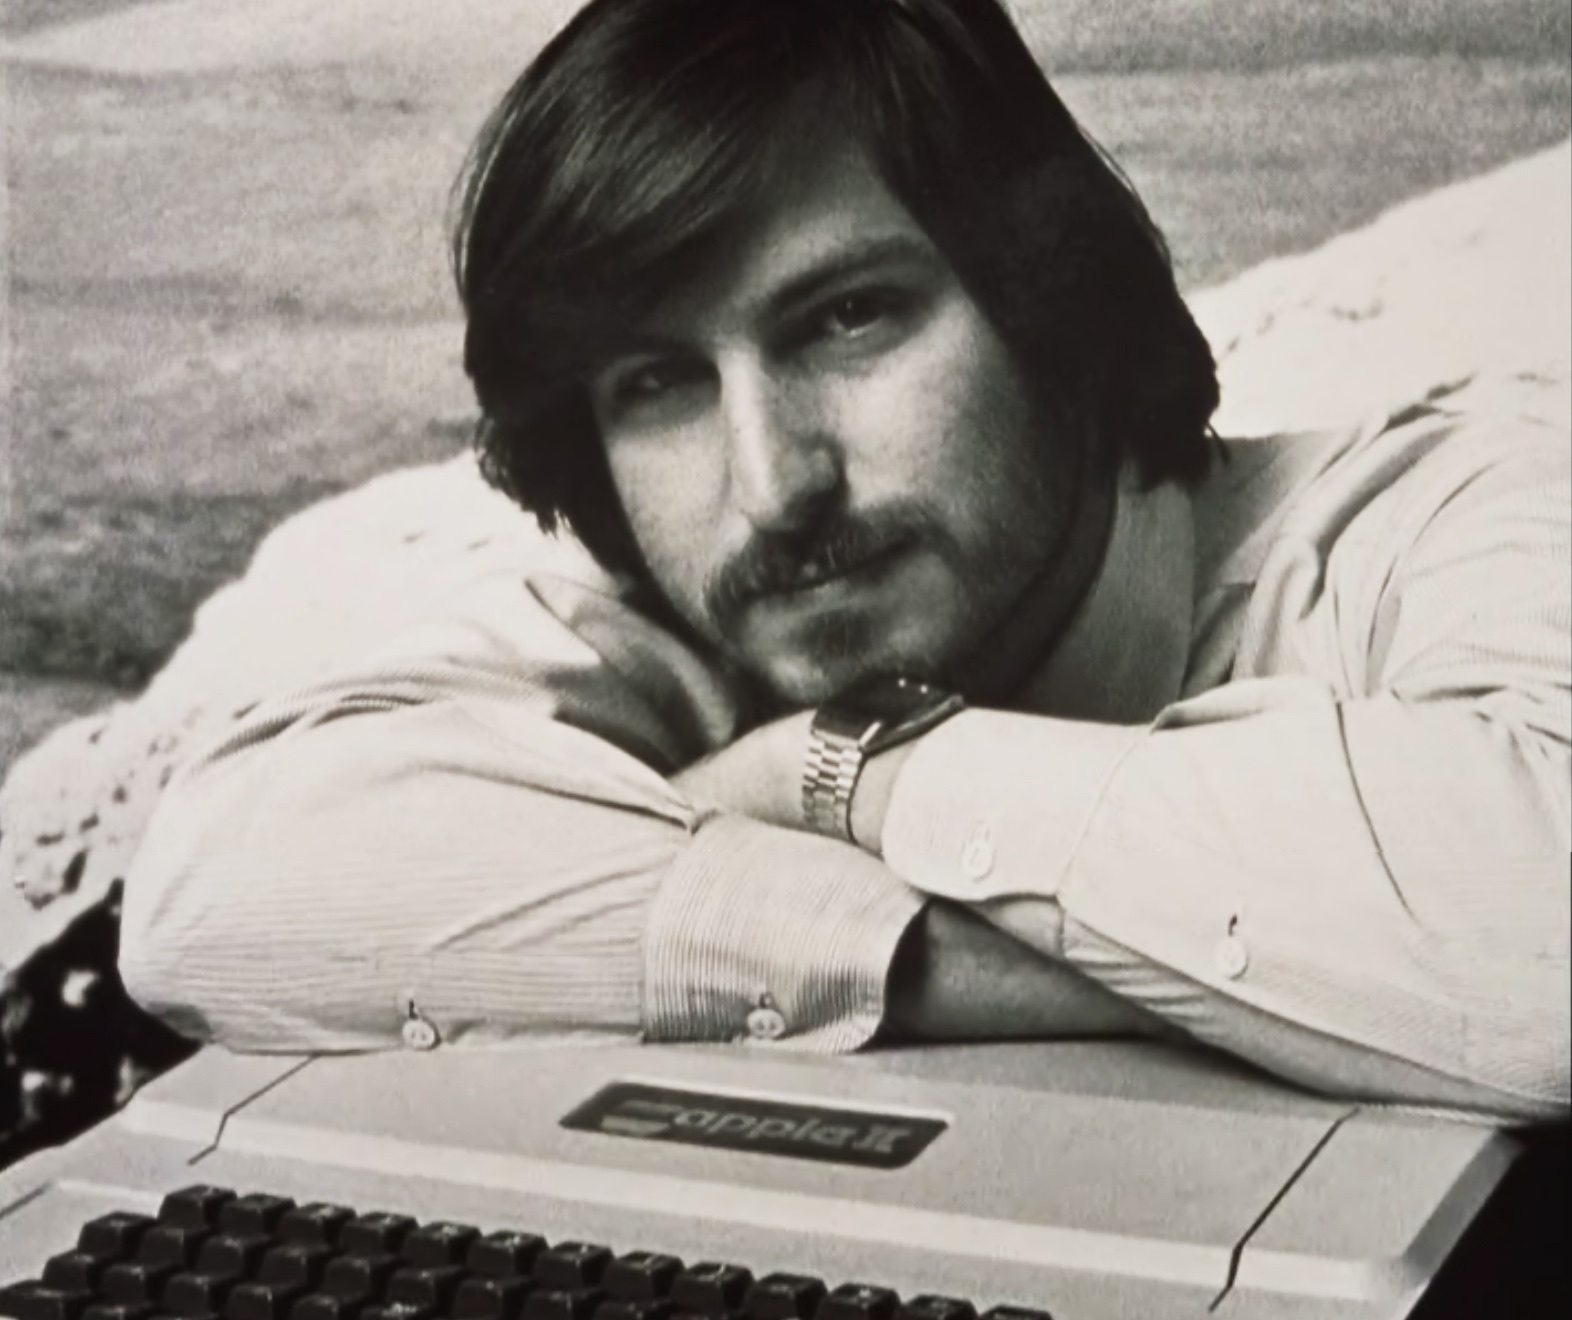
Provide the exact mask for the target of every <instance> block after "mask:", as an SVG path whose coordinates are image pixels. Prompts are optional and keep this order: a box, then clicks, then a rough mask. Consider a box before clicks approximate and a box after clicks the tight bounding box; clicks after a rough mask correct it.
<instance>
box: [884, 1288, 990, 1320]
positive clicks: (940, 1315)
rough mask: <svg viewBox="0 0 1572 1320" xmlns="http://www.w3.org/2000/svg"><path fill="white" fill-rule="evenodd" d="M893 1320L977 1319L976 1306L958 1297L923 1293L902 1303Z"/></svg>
mask: <svg viewBox="0 0 1572 1320" xmlns="http://www.w3.org/2000/svg"><path fill="white" fill-rule="evenodd" d="M895 1320H977V1308H976V1307H975V1306H973V1305H972V1304H971V1303H970V1302H967V1301H962V1300H961V1299H960V1298H958V1297H937V1296H934V1295H933V1294H932V1293H924V1294H923V1295H922V1296H921V1297H913V1298H912V1299H911V1300H910V1301H909V1302H905V1303H903V1304H902V1306H901V1309H900V1310H899V1311H897V1312H896V1313H895Z"/></svg>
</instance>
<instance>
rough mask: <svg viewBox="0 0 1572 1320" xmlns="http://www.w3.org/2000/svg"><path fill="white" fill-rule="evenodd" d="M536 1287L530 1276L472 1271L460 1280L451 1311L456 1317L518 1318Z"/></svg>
mask: <svg viewBox="0 0 1572 1320" xmlns="http://www.w3.org/2000/svg"><path fill="white" fill-rule="evenodd" d="M534 1290H535V1283H534V1281H533V1280H531V1279H520V1278H505V1277H503V1276H500V1275H480V1276H474V1275H472V1276H471V1277H469V1278H467V1279H465V1280H464V1281H463V1282H462V1283H460V1284H459V1286H458V1291H457V1292H455V1293H454V1294H453V1305H452V1307H451V1309H450V1310H449V1312H448V1314H449V1315H450V1316H452V1317H453V1320H518V1317H519V1315H520V1313H521V1312H522V1311H523V1310H524V1299H525V1298H527V1297H528V1296H529V1295H530V1293H532V1292H533V1291H534Z"/></svg>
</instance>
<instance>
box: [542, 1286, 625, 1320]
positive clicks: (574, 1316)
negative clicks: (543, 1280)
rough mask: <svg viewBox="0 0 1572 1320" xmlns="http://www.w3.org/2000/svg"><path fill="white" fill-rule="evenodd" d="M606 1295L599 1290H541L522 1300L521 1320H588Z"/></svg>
mask: <svg viewBox="0 0 1572 1320" xmlns="http://www.w3.org/2000/svg"><path fill="white" fill-rule="evenodd" d="M605 1298H606V1294H605V1293H603V1292H602V1291H601V1290H600V1289H599V1288H541V1289H537V1290H536V1291H535V1292H532V1293H531V1294H530V1295H529V1296H528V1297H527V1298H525V1300H524V1314H523V1317H522V1320H590V1318H591V1317H592V1316H593V1315H594V1314H595V1311H596V1308H597V1307H599V1306H600V1304H601V1303H602V1302H603V1301H604V1300H605Z"/></svg>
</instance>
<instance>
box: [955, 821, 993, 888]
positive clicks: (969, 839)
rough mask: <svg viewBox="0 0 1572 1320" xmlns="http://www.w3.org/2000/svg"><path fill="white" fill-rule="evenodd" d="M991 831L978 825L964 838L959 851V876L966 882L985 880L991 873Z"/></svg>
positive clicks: (982, 825)
mask: <svg viewBox="0 0 1572 1320" xmlns="http://www.w3.org/2000/svg"><path fill="white" fill-rule="evenodd" d="M993 859H994V848H993V831H992V830H990V829H989V828H988V827H987V826H986V825H984V824H981V823H978V824H976V825H973V826H972V831H971V833H970V834H968V835H967V836H966V846H965V847H963V848H962V849H961V874H963V875H964V876H965V877H966V878H967V879H968V880H986V879H987V878H988V876H989V874H990V873H991V872H992V871H993Z"/></svg>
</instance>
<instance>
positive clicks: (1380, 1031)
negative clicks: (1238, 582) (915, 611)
mask: <svg viewBox="0 0 1572 1320" xmlns="http://www.w3.org/2000/svg"><path fill="white" fill-rule="evenodd" d="M1567 467H1568V462H1567V453H1566V447H1565V443H1564V436H1562V437H1559V438H1557V437H1554V436H1546V437H1545V438H1544V439H1543V440H1541V439H1540V438H1536V437H1534V436H1529V437H1527V438H1525V437H1524V436H1522V435H1509V434H1502V433H1498V432H1492V431H1491V430H1490V428H1484V429H1483V431H1481V430H1479V429H1478V428H1476V429H1475V431H1474V432H1472V433H1469V434H1465V435H1459V436H1457V437H1456V438H1455V439H1454V440H1452V441H1449V442H1448V443H1447V444H1445V445H1440V446H1437V447H1434V448H1433V449H1431V450H1430V452H1429V453H1428V454H1427V455H1426V456H1425V457H1424V459H1423V461H1422V462H1417V463H1416V464H1415V465H1414V466H1413V468H1412V470H1411V472H1410V473H1409V474H1408V475H1407V476H1405V477H1403V478H1402V480H1401V481H1400V482H1398V483H1396V484H1394V485H1393V486H1392V487H1391V493H1390V496H1389V497H1388V498H1384V499H1383V500H1381V501H1380V502H1379V503H1376V504H1371V505H1369V506H1368V507H1367V509H1366V511H1365V513H1364V514H1363V515H1360V516H1357V517H1353V516H1350V517H1346V518H1341V519H1340V518H1338V517H1326V518H1322V519H1320V520H1319V521H1317V522H1315V523H1314V525H1313V526H1311V525H1307V524H1306V523H1305V522H1304V521H1303V520H1301V521H1300V523H1299V524H1298V525H1297V526H1291V527H1290V528H1289V529H1288V530H1287V531H1286V532H1285V534H1284V536H1283V537H1282V538H1281V539H1280V541H1279V543H1278V544H1277V545H1276V546H1275V547H1274V549H1273V552H1272V555H1273V559H1272V561H1271V563H1270V565H1269V568H1268V570H1266V571H1264V572H1263V574H1262V587H1261V588H1260V589H1258V591H1257V597H1258V600H1257V602H1256V603H1255V605H1253V606H1252V608H1253V609H1255V611H1256V614H1257V617H1256V618H1255V619H1254V620H1253V621H1252V622H1250V623H1248V624H1247V626H1246V630H1245V632H1246V636H1247V638H1248V637H1250V636H1252V635H1254V636H1256V637H1257V638H1258V640H1259V642H1260V644H1259V646H1258V647H1257V651H1258V653H1259V654H1258V656H1257V657H1256V658H1254V659H1252V658H1251V657H1249V656H1245V657H1242V660H1241V663H1242V665H1243V666H1244V668H1245V671H1246V673H1245V676H1243V677H1241V678H1239V680H1238V681H1235V682H1231V683H1229V684H1227V685H1226V686H1224V687H1222V688H1218V689H1216V690H1214V691H1212V692H1210V693H1207V694H1205V695H1202V696H1199V697H1196V698H1194V699H1191V700H1187V701H1181V702H1179V703H1177V704H1175V705H1173V706H1171V707H1169V708H1168V709H1167V710H1165V711H1164V712H1163V713H1162V714H1161V716H1160V717H1159V718H1158V719H1157V720H1156V721H1155V723H1154V724H1153V725H1152V726H1150V727H1145V728H1125V727H1109V726H1096V725H1086V724H1075V723H1069V722H1063V721H1057V720H1052V719H1046V718H1034V717H1030V716H1023V715H1011V714H1003V713H997V712H990V711H976V712H969V713H966V714H963V715H961V716H959V717H957V718H956V719H954V720H952V721H951V722H950V723H949V724H947V725H945V726H943V727H942V728H940V729H939V730H936V731H935V732H934V733H933V734H932V735H930V736H929V737H928V738H926V739H924V740H923V742H922V744H921V746H920V747H919V748H918V750H917V751H916V752H914V754H913V755H912V756H911V758H910V759H909V760H908V762H907V764H906V766H905V767H904V769H903V771H902V774H901V777H900V779H899V780H898V782H897V785H896V790H895V795H894V798H893V800H892V804H891V811H890V815H889V818H888V819H887V821H886V826H885V855H886V859H887V860H888V861H889V862H890V863H891V865H892V866H893V867H894V868H895V869H896V870H897V871H898V872H900V873H901V874H902V875H904V876H906V877H907V878H908V879H910V880H912V881H913V882H914V883H915V884H917V885H918V886H920V887H922V888H923V889H925V890H926V891H928V892H930V893H932V894H935V895H941V896H944V897H947V898H951V899H955V900H957V901H961V902H966V903H969V904H971V905H972V906H974V907H975V908H977V909H978V910H979V911H982V912H983V913H984V914H986V915H988V916H989V917H991V918H992V919H993V920H994V921H996V922H997V923H998V924H1000V925H1002V926H1004V927H1005V928H1007V929H1010V930H1011V931H1013V932H1014V933H1016V934H1018V935H1019V936H1020V937H1021V938H1023V939H1025V940H1027V941H1028V942H1031V943H1033V944H1034V945H1035V946H1036V947H1038V948H1040V949H1042V950H1043V951H1044V952H1047V953H1049V954H1051V955H1053V956H1057V957H1061V958H1064V959H1066V960H1068V961H1069V962H1070V963H1072V964H1074V965H1075V966H1076V967H1078V968H1080V969H1081V970H1082V971H1084V972H1086V973H1087V974H1089V975H1091V976H1093V977H1095V978H1096V979H1098V980H1100V981H1102V982H1103V983H1105V984H1106V985H1108V986H1110V987H1111V988H1112V989H1114V990H1116V991H1118V992H1119V993H1121V994H1123V995H1125V996H1127V997H1129V998H1131V999H1133V1000H1136V1001H1137V1002H1139V1003H1141V1004H1142V1005H1143V1006H1145V1007H1146V1008H1149V1009H1151V1010H1152V1011H1154V1012H1156V1013H1158V1014H1160V1015H1162V1016H1164V1017H1166V1018H1167V1019H1168V1020H1170V1021H1172V1022H1174V1023H1176V1024H1177V1025H1179V1026H1181V1027H1183V1028H1184V1029H1186V1030H1188V1031H1189V1032H1191V1033H1192V1034H1194V1035H1195V1036H1197V1037H1199V1038H1201V1039H1203V1040H1205V1041H1208V1042H1210V1043H1211V1044H1213V1045H1216V1046H1219V1047H1221V1048H1222V1049H1225V1050H1228V1051H1230V1052H1231V1053H1234V1054H1237V1055H1240V1056H1242V1057H1245V1058H1247V1059H1250V1060H1252V1061H1254V1062H1255V1063H1257V1064H1259V1065H1261V1066H1263V1067H1265V1068H1268V1069H1270V1070H1272V1071H1274V1072H1276V1073H1278V1074H1280V1075H1283V1076H1286V1077H1289V1078H1292V1079H1294V1080H1296V1081H1299V1082H1301V1083H1304V1084H1307V1085H1310V1086H1313V1087H1316V1088H1320V1089H1327V1090H1335V1091H1338V1092H1340V1093H1344V1094H1354V1095H1361V1096H1365V1097H1369V1098H1372V1099H1378V1100H1385V1101H1393V1102H1399V1103H1419V1104H1437V1105H1445V1106H1448V1107H1452V1106H1464V1107H1469V1108H1475V1109H1481V1110H1485V1111H1488V1112H1490V1113H1492V1114H1497V1115H1506V1116H1510V1117H1517V1118H1544V1117H1558V1116H1559V1117H1564V1116H1565V1115H1566V1113H1567V1111H1568V1067H1569V1062H1568V1037H1569V1010H1568V1001H1569V989H1572V984H1569V970H1568V967H1569V960H1568V930H1569V924H1572V912H1569V883H1568V874H1567V856H1568V848H1569V815H1572V808H1569V774H1572V769H1569V756H1568V745H1569V739H1572V697H1569V684H1568V675H1569V670H1572V659H1569V647H1572V618H1569V597H1572V582H1569V545H1568V506H1569V502H1572V491H1569V483H1568V473H1567ZM1268 652H1270V655H1269V656H1268ZM1261 657H1266V658H1261Z"/></svg>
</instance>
